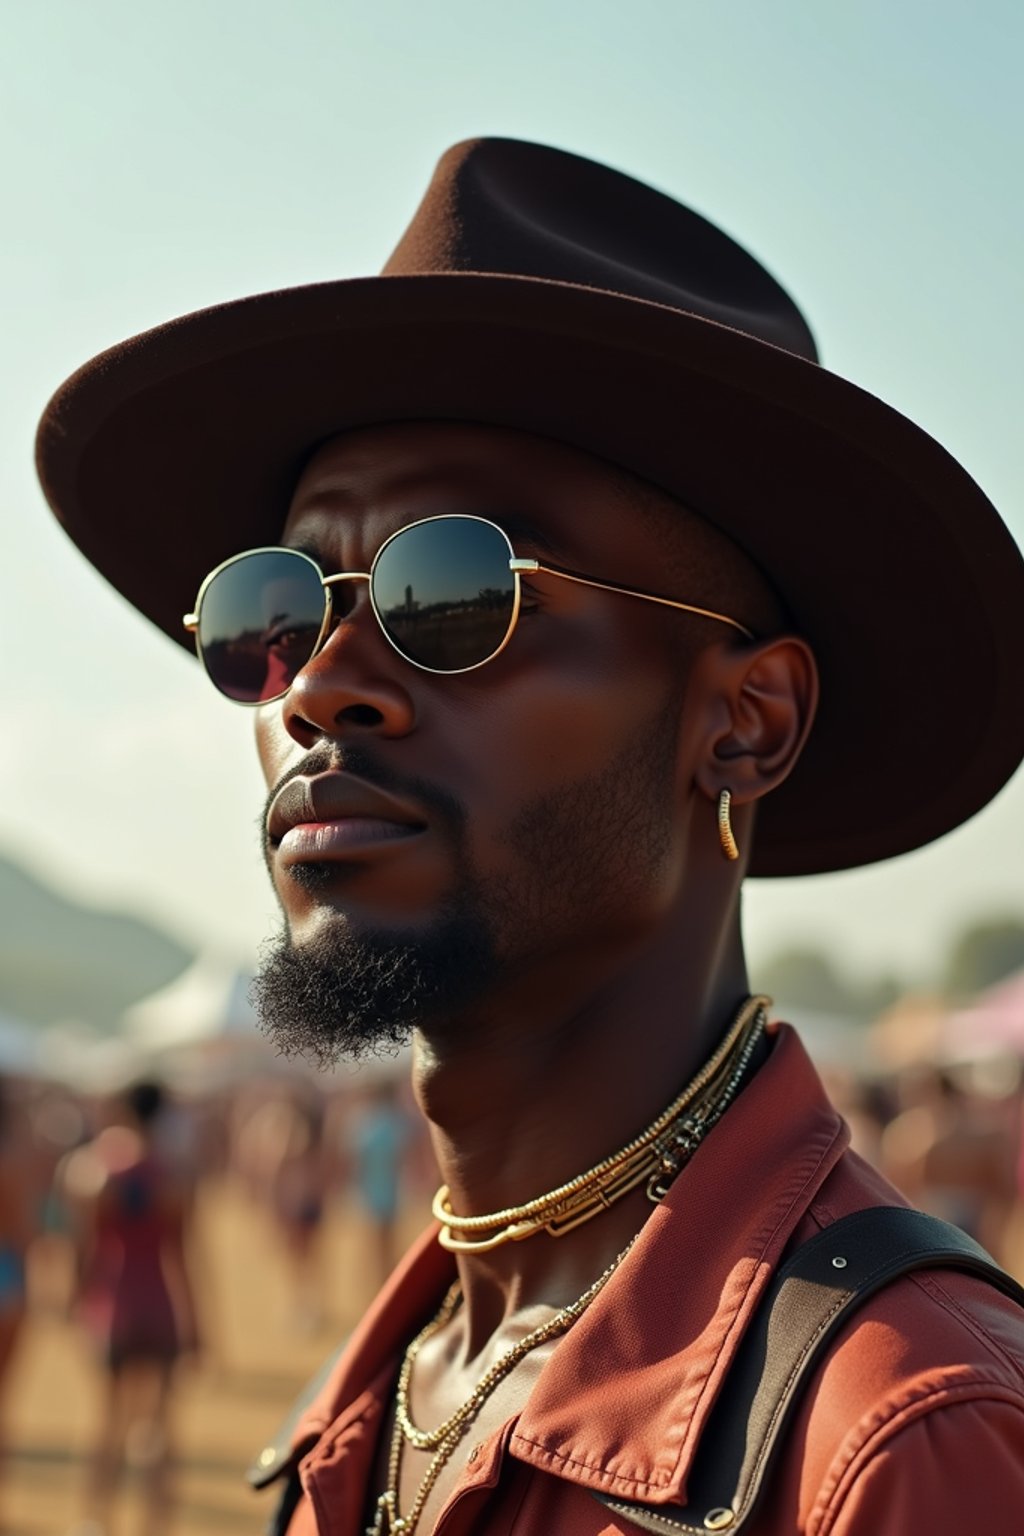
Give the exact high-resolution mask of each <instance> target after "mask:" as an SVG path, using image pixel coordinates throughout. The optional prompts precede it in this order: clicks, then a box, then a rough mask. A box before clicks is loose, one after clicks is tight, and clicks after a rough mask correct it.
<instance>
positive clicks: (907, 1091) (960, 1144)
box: [879, 1064, 1017, 1262]
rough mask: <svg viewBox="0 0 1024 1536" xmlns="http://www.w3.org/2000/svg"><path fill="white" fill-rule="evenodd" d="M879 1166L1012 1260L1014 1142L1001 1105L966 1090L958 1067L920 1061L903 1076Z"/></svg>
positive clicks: (919, 1201)
mask: <svg viewBox="0 0 1024 1536" xmlns="http://www.w3.org/2000/svg"><path fill="white" fill-rule="evenodd" d="M903 1098H904V1101H905V1104H904V1107H903V1108H902V1110H901V1112H900V1113H899V1114H898V1115H897V1116H896V1117H895V1119H894V1120H892V1121H891V1122H890V1123H889V1125H887V1126H886V1128H885V1130H884V1131H883V1132H882V1136H881V1143H880V1149H879V1150H880V1157H879V1166H880V1167H881V1168H882V1169H883V1170H884V1171H885V1173H886V1174H887V1175H888V1177H889V1178H890V1179H892V1181H893V1183H894V1184H896V1185H897V1186H898V1187H899V1188H900V1189H901V1190H902V1191H903V1192H904V1194H905V1195H906V1196H907V1197H908V1199H910V1200H912V1201H913V1202H914V1204H915V1205H917V1206H920V1208H921V1210H923V1211H931V1212H932V1214H933V1215H935V1216H941V1217H942V1218H943V1219H944V1220H945V1221H952V1222H954V1223H955V1224H956V1225H957V1226H958V1227H961V1228H962V1229H963V1231H965V1232H969V1233H970V1235H971V1236H972V1237H976V1238H977V1239H978V1240H979V1241H980V1242H981V1243H983V1244H984V1245H985V1247H986V1248H988V1249H989V1250H990V1251H991V1252H992V1253H994V1254H995V1255H996V1256H997V1257H998V1258H1000V1259H1002V1260H1003V1261H1004V1262H1009V1255H1008V1252H1007V1244H1008V1237H1009V1227H1010V1221H1011V1218H1012V1216H1013V1214H1014V1208H1015V1204H1016V1199H1017V1187H1016V1178H1015V1161H1016V1142H1015V1139H1014V1136H1013V1132H1012V1130H1011V1126H1010V1124H1009V1118H1008V1115H1007V1113H1006V1106H1005V1105H1004V1104H1002V1103H1000V1102H998V1101H996V1100H993V1099H992V1098H987V1099H979V1098H978V1097H977V1096H976V1095H973V1094H971V1093H970V1092H969V1091H968V1089H967V1088H966V1087H965V1086H964V1083H963V1082H962V1080H961V1079H960V1077H959V1076H958V1075H957V1073H956V1072H954V1071H951V1070H949V1069H945V1068H939V1067H929V1066H925V1065H923V1064H922V1065H920V1066H919V1067H918V1068H917V1069H916V1070H914V1071H908V1072H907V1073H906V1074H905V1075H904V1079H903Z"/></svg>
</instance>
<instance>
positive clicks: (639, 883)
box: [253, 699, 679, 1066]
mask: <svg viewBox="0 0 1024 1536" xmlns="http://www.w3.org/2000/svg"><path fill="white" fill-rule="evenodd" d="M678 721H679V717H678V701H677V700H676V699H672V700H671V701H670V702H669V703H667V704H666V705H664V706H663V707H662V708H661V709H660V710H659V711H658V713H657V714H656V715H655V716H654V717H652V719H651V720H650V721H649V723H648V729H647V730H646V731H645V732H643V733H642V739H640V740H638V741H637V742H636V743H632V742H631V743H629V744H628V745H627V746H626V747H625V748H624V749H623V750H622V751H621V752H620V754H619V755H618V756H617V757H616V758H614V759H613V760H612V761H611V762H610V763H608V764H606V765H605V766H604V767H603V768H602V769H601V770H600V771H599V772H597V773H595V774H593V775H591V776H589V777H587V778H585V779H582V780H578V781H575V782H573V783H569V784H566V785H563V786H561V787H560V788H558V789H556V790H552V791H548V792H546V793H544V794H541V795H537V796H535V797H534V798H532V799H529V800H527V801H526V802H525V803H524V804H523V805H522V806H520V808H519V810H518V811H517V812H516V814H515V815H514V816H513V818H512V820H511V821H510V824H509V827H508V830H507V833H506V835H505V838H504V841H505V843H506V844H507V847H508V850H509V852H510V855H511V863H510V868H509V870H508V872H507V873H505V874H504V875H503V876H502V877H501V878H500V879H499V878H492V879H491V880H490V881H488V880H485V879H484V878H483V877H482V876H481V874H480V873H479V871H478V870H477V869H476V868H475V867H474V864H473V861H472V857H471V854H470V851H469V839H468V836H467V814H466V811H465V808H464V807H461V806H457V803H454V802H453V801H452V799H451V797H450V796H447V795H446V794H445V792H444V791H438V790H437V789H436V788H434V787H431V786H427V785H424V784H422V783H419V784H417V785H416V786H403V788H407V789H408V788H412V789H413V792H414V793H415V794H416V795H417V796H418V798H419V801H420V803H423V802H424V801H427V803H432V804H433V805H434V806H435V807H437V806H438V805H439V803H440V804H443V808H444V812H445V814H444V823H445V829H446V834H447V835H448V836H449V837H450V839H451V843H452V847H453V851H454V855H455V856H454V859H453V867H454V870H455V877H454V881H453V888H452V892H451V895H450V897H449V899H448V900H447V901H446V903H445V905H444V907H443V909H442V911H441V912H440V913H439V914H438V916H437V917H436V918H435V919H434V920H433V921H432V922H431V923H429V924H428V925H425V926H423V927H420V928H406V929H398V930H395V929H387V930H384V929H376V930H374V929H368V928H365V927H360V928H357V927H356V926H355V925H353V924H352V923H351V922H350V921H346V919H345V917H344V915H343V914H342V913H340V912H339V913H338V914H337V917H336V918H335V919H334V920H332V921H329V922H326V923H323V924H321V925H320V926H319V927H318V929H317V931H316V933H315V934H314V935H313V936H312V937H310V938H309V939H306V940H304V941H303V942H302V943H301V944H296V943H294V942H293V941H292V939H291V936H290V934H289V932H288V928H287V924H286V925H285V927H284V929H283V931H282V932H281V933H280V935H279V936H278V937H277V938H276V939H275V940H273V941H271V942H270V943H269V944H268V945H267V946H266V948H265V950H264V953H263V955H262V957H261V964H260V968H259V971H258V974H257V977H256V980H255V982H254V985H253V1001H254V1003H255V1005H256V1008H257V1011H258V1012H259V1015H260V1017H261V1020H262V1023H263V1027H264V1029H265V1030H266V1032H267V1033H268V1034H269V1036H270V1038H271V1039H272V1040H273V1041H274V1043H275V1044H276V1045H277V1046H278V1048H279V1049H281V1050H282V1051H284V1052H285V1053H288V1054H299V1055H302V1056H304V1057H307V1058H309V1059H311V1060H312V1061H314V1062H316V1063H317V1064H319V1065H321V1066H328V1065H331V1064H333V1063H335V1062H336V1061H338V1060H339V1059H358V1058H359V1057H361V1056H364V1055H367V1054H381V1053H384V1054H388V1053H391V1052H394V1051H395V1050H396V1049H397V1048H398V1047H399V1046H400V1045H402V1044H403V1043H404V1042H405V1041H407V1040H408V1038H409V1037H410V1035H411V1033H412V1031H413V1030H414V1029H419V1030H420V1031H422V1032H423V1033H424V1034H425V1035H426V1036H427V1037H428V1038H430V1037H433V1038H434V1039H435V1040H436V1041H437V1042H438V1043H442V1042H445V1041H448V1040H450V1039H451V1037H452V1035H453V1034H457V1033H458V1032H459V1031H460V1030H462V1029H465V1028H468V1027H471V1020H472V1017H473V1015H474V1013H476V1012H477V1011H478V1010H481V1009H483V1008H485V1007H486V1001H487V998H488V996H490V995H492V994H494V993H496V992H497V991H499V990H500V989H501V988H502V986H503V984H504V981H505V979H506V978H507V977H508V976H509V975H510V974H511V973H513V972H515V973H517V974H518V975H520V976H521V975H522V974H523V972H524V968H527V967H529V965H530V963H531V961H533V962H536V961H537V960H538V958H540V957H541V956H543V955H545V954H549V953H551V952H552V951H556V952H557V950H558V949H559V948H560V947H569V948H571V949H572V950H573V951H574V952H576V953H579V952H581V951H582V952H583V953H584V954H585V953H586V950H587V949H588V947H590V948H593V949H594V950H595V952H596V949H597V947H598V946H599V945H600V944H601V943H602V939H603V937H604V936H605V935H608V936H611V935H613V934H614V932H615V929H616V928H617V927H620V928H621V927H622V925H623V924H625V925H627V926H634V925H636V924H637V923H638V922H640V923H642V921H643V914H644V912H645V911H647V910H648V909H649V906H650V902H651V900H652V888H660V886H661V883H662V879H663V873H664V867H665V864H666V861H667V860H668V859H669V857H670V854H671V850H672V846H673V842H672V812H671V798H672V795H673V787H674V777H675V765H676V745H677V729H678ZM357 755H358V762H356V761H355V760H354V758H355V754H353V753H348V754H347V756H346V766H347V767H348V768H349V770H350V771H355V772H359V773H360V776H362V777H365V778H368V779H370V781H371V782H374V783H377V784H382V780H383V775H381V773H380V771H379V768H378V766H377V764H376V763H375V761H374V759H373V756H372V754H368V753H366V752H365V751H363V750H360V751H359V753H358V754H357ZM388 777H389V779H390V778H391V776H388ZM388 787H395V786H394V784H393V782H391V783H389V784H388ZM297 873H298V877H299V879H300V880H301V881H302V882H303V884H304V885H305V887H306V888H307V889H315V888H316V886H317V885H321V886H322V885H324V884H325V883H326V879H327V878H328V877H329V876H330V874H331V871H329V870H328V871H325V870H324V869H322V867H320V866H317V865H310V866H300V867H299V871H297ZM289 878H291V876H289Z"/></svg>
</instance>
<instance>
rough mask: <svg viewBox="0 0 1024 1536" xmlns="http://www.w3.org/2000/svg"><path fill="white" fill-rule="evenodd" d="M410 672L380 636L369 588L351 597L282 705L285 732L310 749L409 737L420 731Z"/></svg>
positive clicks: (300, 672) (406, 665)
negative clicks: (333, 742)
mask: <svg viewBox="0 0 1024 1536" xmlns="http://www.w3.org/2000/svg"><path fill="white" fill-rule="evenodd" d="M353 598H355V601H354V602H353V601H352V599H353ZM339 606H342V605H339V604H337V603H336V605H335V614H337V610H338V607H339ZM409 671H411V668H410V667H409V664H408V663H407V662H403V661H402V659H401V657H400V656H399V655H398V653H397V652H396V651H394V650H393V649H392V647H391V646H390V645H389V644H388V641H387V640H386V639H385V637H384V635H383V634H382V633H381V630H380V626H379V625H378V624H377V621H376V619H375V618H374V614H373V609H372V608H371V606H370V602H369V596H368V594H367V592H366V588H365V587H362V590H361V591H359V592H358V596H357V594H356V591H352V592H351V593H350V595H349V598H348V601H347V602H346V603H344V612H343V613H342V616H341V617H340V618H338V619H337V621H336V622H335V624H334V626H333V628H332V630H331V632H330V634H329V635H328V636H327V639H326V640H325V641H324V643H323V645H322V646H321V647H320V649H319V651H317V653H316V655H315V656H314V657H313V658H312V659H311V660H310V661H308V662H307V663H306V665H305V666H304V667H302V668H301V669H300V671H299V672H298V674H297V675H296V678H295V681H294V682H293V683H292V686H291V688H290V689H289V690H288V693H287V694H286V695H285V697H284V699H283V700H282V703H281V709H282V715H283V720H284V725H285V728H286V730H287V731H288V733H289V735H291V736H292V737H294V739H295V740H296V741H297V742H298V743H299V744H300V746H303V747H306V748H309V747H311V746H313V745H314V743H315V742H317V741H318V740H320V739H321V738H324V737H337V736H344V735H350V734H358V733H359V732H364V731H368V732H372V733H373V734H374V735H378V736H406V735H408V734H409V732H410V731H412V730H413V729H414V728H415V725H416V709H415V705H414V703H413V699H412V696H411V694H410V692H409V689H408V687H407V686H406V680H405V678H404V677H403V675H402V674H403V672H409Z"/></svg>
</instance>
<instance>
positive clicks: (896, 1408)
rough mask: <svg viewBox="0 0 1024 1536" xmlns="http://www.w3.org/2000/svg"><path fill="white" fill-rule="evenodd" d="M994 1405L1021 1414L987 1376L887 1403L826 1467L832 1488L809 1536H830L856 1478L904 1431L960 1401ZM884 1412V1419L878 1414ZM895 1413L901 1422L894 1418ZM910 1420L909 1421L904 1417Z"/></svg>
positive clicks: (817, 1507) (1008, 1392) (1020, 1405)
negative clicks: (852, 1441) (853, 1440)
mask: <svg viewBox="0 0 1024 1536" xmlns="http://www.w3.org/2000/svg"><path fill="white" fill-rule="evenodd" d="M979 1402H981V1403H984V1402H998V1403H1008V1404H1009V1405H1010V1406H1011V1407H1016V1408H1017V1409H1019V1411H1020V1412H1021V1414H1022V1416H1024V1397H1022V1396H1020V1395H1019V1394H1017V1393H1015V1392H1014V1391H1013V1389H1012V1388H1011V1387H1007V1385H1006V1383H1005V1382H1002V1381H991V1380H989V1379H988V1378H987V1377H984V1376H978V1377H973V1378H972V1379H971V1380H969V1381H959V1382H950V1383H947V1384H945V1385H943V1386H941V1387H935V1386H928V1387H922V1388H921V1389H920V1390H919V1391H918V1392H917V1393H915V1394H913V1395H911V1396H910V1397H908V1398H906V1399H900V1400H899V1401H898V1402H893V1401H892V1399H889V1400H888V1402H887V1403H886V1404H884V1405H882V1406H881V1407H879V1408H878V1409H876V1410H874V1411H873V1412H872V1413H871V1414H870V1415H867V1416H866V1417H865V1420H862V1421H861V1422H862V1424H863V1425H864V1433H863V1434H862V1436H861V1437H860V1438H859V1439H858V1440H857V1441H856V1442H855V1443H854V1444H853V1445H852V1446H849V1447H847V1448H846V1449H844V1450H843V1451H841V1452H840V1453H839V1455H837V1456H836V1457H835V1458H834V1460H833V1462H832V1465H831V1466H830V1467H829V1469H828V1472H827V1473H826V1475H825V1477H824V1479H823V1480H822V1485H821V1486H822V1489H826V1488H829V1485H830V1484H831V1489H830V1491H829V1492H828V1494H827V1496H826V1498H825V1500H824V1503H819V1500H820V1499H821V1493H820V1491H819V1495H818V1499H817V1500H816V1501H815V1503H814V1506H813V1507H812V1509H811V1511H810V1514H809V1516H808V1520H807V1536H829V1532H830V1531H832V1530H833V1529H834V1527H835V1523H836V1520H837V1519H838V1518H839V1516H840V1515H841V1514H842V1512H843V1509H844V1507H845V1505H846V1502H847V1500H848V1499H849V1498H850V1497H851V1495H852V1494H854V1493H855V1492H856V1489H857V1482H858V1479H859V1478H860V1477H861V1476H862V1475H863V1474H864V1473H865V1472H866V1471H867V1470H868V1469H869V1467H870V1466H871V1463H872V1462H873V1461H874V1459H875V1458H876V1457H877V1456H878V1455H879V1453H880V1452H881V1451H884V1450H885V1449H886V1448H887V1447H888V1445H889V1443H890V1442H891V1441H893V1440H895V1439H897V1438H898V1437H899V1435H901V1434H902V1433H903V1432H904V1431H905V1430H909V1429H913V1428H915V1427H916V1426H917V1425H918V1424H919V1423H920V1422H921V1420H922V1419H924V1418H926V1417H927V1416H928V1415H929V1414H931V1413H938V1412H941V1410H942V1409H944V1408H945V1409H950V1410H951V1409H954V1408H956V1407H958V1406H959V1405H960V1404H961V1403H979ZM883 1413H884V1414H885V1417H884V1418H881V1417H880V1415H882V1414H883ZM897 1414H899V1416H900V1421H899V1423H896V1422H895V1416H896V1415H897ZM908 1414H909V1415H910V1417H907V1415H908Z"/></svg>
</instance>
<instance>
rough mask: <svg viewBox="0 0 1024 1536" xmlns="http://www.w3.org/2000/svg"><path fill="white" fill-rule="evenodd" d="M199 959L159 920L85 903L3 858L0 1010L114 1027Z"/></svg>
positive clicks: (38, 1020) (31, 1018)
mask: <svg viewBox="0 0 1024 1536" xmlns="http://www.w3.org/2000/svg"><path fill="white" fill-rule="evenodd" d="M194 959H195V955H194V954H193V953H192V951H191V950H188V949H186V948H185V947H184V946H183V945H181V944H179V943H178V941H177V940H176V939H172V938H170V937H169V935H168V934H166V933H163V932H162V931H161V930H160V929H159V928H155V927H154V926H153V925H152V924H151V923H147V922H144V921H142V920H141V919H139V918H136V917H130V916H128V915H127V914H126V913H123V912H109V911H104V910H102V909H101V908H98V907H90V906H85V905H82V904H80V903H78V902H76V901H74V900H72V899H71V898H69V897H67V896H64V895H61V894H59V893H58V892H57V891H54V890H52V889H51V888H50V887H49V886H47V885H44V884H43V883H42V882H41V881H40V880H38V879H37V878H36V876H34V875H31V874H29V873H28V871H27V870H25V869H22V868H21V867H20V866H19V865H17V864H14V863H12V862H11V861H10V860H9V859H5V858H2V857H0V1012H3V1013H8V1014H10V1015H12V1016H13V1017H14V1018H21V1019H24V1020H25V1021H26V1022H27V1023H32V1024H53V1023H56V1022H58V1021H59V1020H62V1019H80V1020H82V1021H83V1022H84V1023H87V1024H92V1025H94V1026H95V1027H96V1028H98V1029H102V1030H110V1029H113V1028H114V1027H115V1026H116V1024H117V1022H118V1020H119V1018H120V1016H121V1014H122V1013H123V1012H124V1010H125V1009H126V1008H128V1007H130V1005H131V1004H132V1003H136V1002H138V1001H139V999H140V998H143V997H146V996H147V995H148V994H149V993H150V992H153V991H155V990H156V988H157V987H162V986H166V984H167V983H168V982H169V981H173V980H174V978H175V977H176V976H178V975H180V973H181V972H182V971H183V970H184V969H185V967H186V966H187V965H189V964H191V962H192V961H193V960H194Z"/></svg>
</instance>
